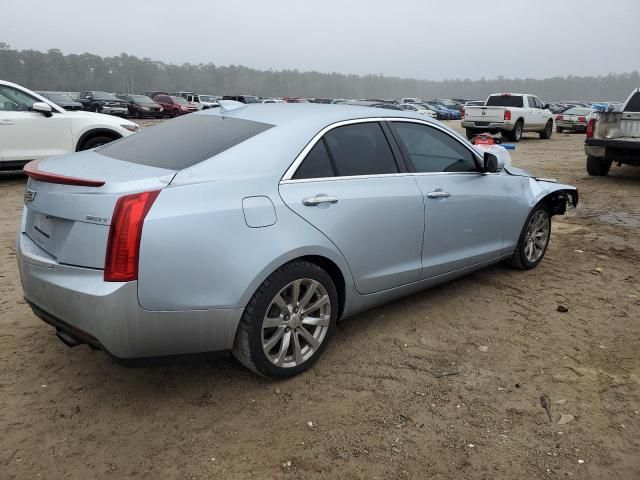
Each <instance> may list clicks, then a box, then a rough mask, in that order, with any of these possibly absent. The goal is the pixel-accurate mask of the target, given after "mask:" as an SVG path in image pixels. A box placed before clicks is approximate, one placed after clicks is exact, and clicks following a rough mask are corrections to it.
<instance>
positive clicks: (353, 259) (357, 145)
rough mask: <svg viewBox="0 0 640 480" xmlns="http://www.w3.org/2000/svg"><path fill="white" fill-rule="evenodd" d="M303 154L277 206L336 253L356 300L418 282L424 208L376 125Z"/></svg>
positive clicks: (344, 132) (346, 130)
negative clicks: (341, 258) (298, 219)
mask: <svg viewBox="0 0 640 480" xmlns="http://www.w3.org/2000/svg"><path fill="white" fill-rule="evenodd" d="M394 148H395V150H396V155H394V153H393V149H394ZM308 149H309V151H308V153H306V156H305V157H304V160H303V161H302V163H301V164H300V165H299V166H298V168H297V170H296V171H295V173H292V174H291V175H290V178H288V175H285V179H284V180H283V181H282V182H281V184H280V195H281V197H282V199H283V200H284V202H285V203H286V204H287V205H288V206H289V208H291V209H292V210H293V211H294V212H296V213H297V214H298V215H300V216H301V217H302V218H304V219H305V220H306V221H308V222H309V223H310V224H312V225H314V226H315V227H316V228H317V229H318V230H320V231H321V232H322V233H324V234H325V235H326V236H327V237H328V238H329V239H330V240H331V241H332V242H333V243H334V244H335V245H336V247H337V248H338V249H339V250H340V251H341V252H342V254H343V256H344V257H345V259H346V261H347V263H348V264H349V267H350V269H351V273H352V274H353V277H354V279H355V285H356V289H357V290H358V291H359V292H360V293H363V294H368V293H375V292H379V291H382V290H386V289H389V288H393V287H397V286H400V285H404V284H407V283H411V282H415V281H417V280H418V279H419V278H420V273H421V270H422V262H421V252H422V237H423V229H424V202H423V199H422V194H421V193H420V189H419V188H418V186H417V184H416V182H415V179H414V178H413V177H412V176H411V175H409V174H407V173H406V167H404V164H402V163H400V164H398V163H397V162H398V161H401V160H400V159H399V158H398V157H399V152H398V151H397V147H396V146H395V144H394V143H393V142H390V141H389V137H388V136H387V134H385V130H384V129H383V126H382V125H381V124H380V123H378V122H375V121H369V120H367V121H362V120H357V121H351V122H348V123H346V124H343V125H341V126H336V127H335V128H333V129H331V130H329V131H328V132H326V133H325V134H324V135H323V136H322V137H321V138H320V139H319V140H317V141H316V142H315V144H313V147H312V148H311V146H309V147H308ZM303 153H304V152H303Z"/></svg>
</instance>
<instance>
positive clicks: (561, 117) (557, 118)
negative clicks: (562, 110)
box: [556, 115, 564, 120]
mask: <svg viewBox="0 0 640 480" xmlns="http://www.w3.org/2000/svg"><path fill="white" fill-rule="evenodd" d="M563 118H564V117H563V116H562V115H558V116H556V120H562V119H563Z"/></svg>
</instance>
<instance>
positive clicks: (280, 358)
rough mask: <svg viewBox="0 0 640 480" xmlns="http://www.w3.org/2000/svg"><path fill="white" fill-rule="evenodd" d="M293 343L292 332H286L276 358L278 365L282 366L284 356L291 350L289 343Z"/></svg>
mask: <svg viewBox="0 0 640 480" xmlns="http://www.w3.org/2000/svg"><path fill="white" fill-rule="evenodd" d="M290 343H291V332H286V333H285V334H284V337H282V343H281V344H280V351H278V356H277V357H276V359H275V362H274V363H275V364H276V365H277V366H279V367H280V366H282V363H283V362H284V358H285V357H286V356H287V351H288V350H289V344H290Z"/></svg>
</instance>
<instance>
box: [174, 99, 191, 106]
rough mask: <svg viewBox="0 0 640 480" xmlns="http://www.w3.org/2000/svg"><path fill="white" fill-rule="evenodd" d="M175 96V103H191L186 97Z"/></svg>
mask: <svg viewBox="0 0 640 480" xmlns="http://www.w3.org/2000/svg"><path fill="white" fill-rule="evenodd" d="M171 98H173V102H174V103H178V104H180V105H189V102H187V101H186V100H185V99H184V98H182V97H171Z"/></svg>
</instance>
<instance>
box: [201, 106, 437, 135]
mask: <svg viewBox="0 0 640 480" xmlns="http://www.w3.org/2000/svg"><path fill="white" fill-rule="evenodd" d="M197 115H223V116H225V117H232V118H242V119H245V120H252V121H255V122H261V123H268V124H270V125H276V126H282V125H287V124H296V125H297V126H301V125H302V126H306V127H308V128H309V130H314V129H316V131H317V130H319V129H321V128H324V127H326V126H327V125H330V124H332V123H337V122H341V121H345V120H354V119H361V118H380V117H407V118H414V119H419V120H425V117H424V116H422V115H419V114H412V113H410V112H406V111H402V112H401V111H399V110H386V109H382V108H374V107H369V106H361V105H349V104H344V103H341V104H318V103H259V104H248V105H243V106H242V107H239V108H237V109H235V110H231V111H224V112H220V111H218V110H202V111H200V112H198V113H197ZM427 121H429V120H428V119H427Z"/></svg>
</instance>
